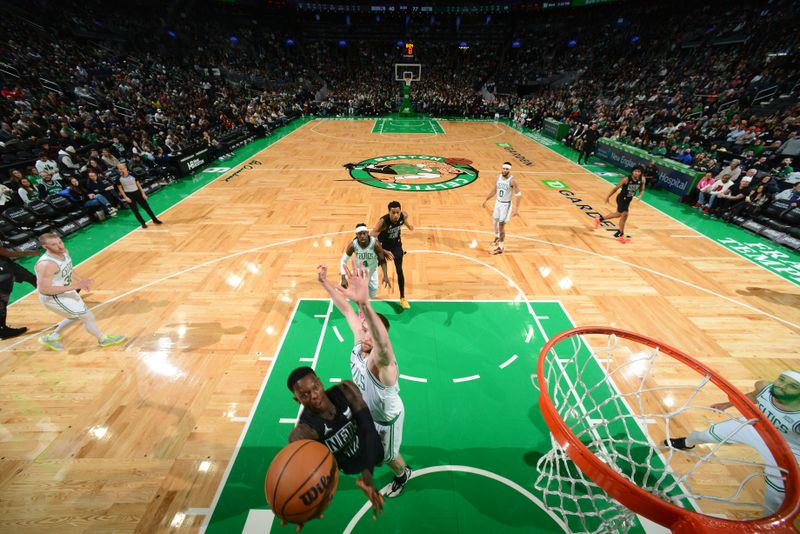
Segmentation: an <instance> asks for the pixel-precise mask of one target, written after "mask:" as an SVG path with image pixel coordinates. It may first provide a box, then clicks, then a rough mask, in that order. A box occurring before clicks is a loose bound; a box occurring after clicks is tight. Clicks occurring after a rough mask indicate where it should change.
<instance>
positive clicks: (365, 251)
mask: <svg viewBox="0 0 800 534" xmlns="http://www.w3.org/2000/svg"><path fill="white" fill-rule="evenodd" d="M353 254H355V255H356V264H357V265H358V266H359V267H363V268H365V269H367V270H368V271H369V275H370V276H369V297H370V298H375V295H377V294H378V265H380V266H381V270H382V271H383V285H384V286H385V287H388V288H389V289H391V288H392V282H391V281H390V280H389V275H388V272H387V270H386V254H385V253H384V251H383V247H381V244H380V243H379V242H378V239H377V238H375V237H370V235H369V228H367V225H366V224H364V223H358V224H357V225H356V238H355V239H353V240H352V241H351V242H350V244H349V245H347V248H346V249H345V251H344V254H342V260H341V264H340V266H339V272H340V273H341V275H342V287H344V288H346V287H347V276H345V275H346V271H347V262H348V261H350V258H351V257H352V256H353Z"/></svg>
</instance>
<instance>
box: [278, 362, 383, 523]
mask: <svg viewBox="0 0 800 534" xmlns="http://www.w3.org/2000/svg"><path fill="white" fill-rule="evenodd" d="M286 385H287V386H289V391H291V392H292V396H293V397H294V400H296V401H297V402H298V404H302V405H303V411H302V413H301V414H300V419H299V420H298V422H297V426H295V427H294V429H292V432H291V433H290V434H289V443H291V442H293V441H297V440H300V439H312V440H314V441H319V442H320V443H323V444H324V445H325V446H326V447H328V450H330V451H331V453H333V456H334V458H336V463H337V464H338V465H339V469H341V470H342V471H343V472H344V473H345V474H348V475H358V474H360V475H361V476H360V477H358V478H357V479H356V485H357V486H358V487H359V488H360V489H361V491H363V492H364V494H365V495H366V496H367V499H369V501H370V502H371V503H372V518H373V519H376V518H377V514H378V512H382V511H383V496H382V495H381V494H380V492H379V491H378V490H377V489H376V488H375V483H374V482H373V480H372V471H373V469H375V467H376V466H379V465H380V464H381V456H383V450H382V449H381V443H380V439H379V438H378V433H377V432H376V431H375V425H374V423H373V422H372V416H371V415H370V414H369V410H368V409H367V405H366V404H365V403H364V399H363V398H362V397H361V393H359V392H358V388H357V387H356V386H355V384H353V382H351V381H350V380H345V381H344V382H342V383H341V384H339V385H337V386H333V387H332V388H330V389H328V390H327V391H326V390H325V388H324V386H323V385H322V382H321V381H320V379H319V377H317V375H316V373H314V370H313V369H312V368H311V367H298V368H297V369H295V370H294V371H292V372H291V374H289V378H288V380H287V381H286ZM281 524H283V525H285V524H286V522H285V521H282V522H281ZM302 528H303V525H302V524H300V525H297V532H300V530H301V529H302Z"/></svg>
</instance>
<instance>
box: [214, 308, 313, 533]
mask: <svg viewBox="0 0 800 534" xmlns="http://www.w3.org/2000/svg"><path fill="white" fill-rule="evenodd" d="M299 307H300V300H299V299H298V300H297V302H295V304H294V308H293V309H292V313H291V315H289V320H288V321H286V326H285V327H284V329H283V334H282V335H281V339H280V341H279V342H278V348H277V349H276V350H275V360H276V362H277V359H278V355H279V354H280V352H281V349H282V348H283V343H284V342H285V341H286V336H287V334H288V333H289V328H290V327H291V326H292V320H293V319H294V316H295V314H296V313H297V309H298V308H299ZM273 369H275V363H273V364H272V365H270V366H269V369H267V375H266V376H265V377H264V380H263V381H262V382H261V388H260V389H259V390H258V395H256V400H255V401H253V406H252V407H251V408H250V414H249V415H248V416H247V423H245V425H244V428H243V429H242V431H241V432H240V433H239V440H238V441H237V442H236V447H234V449H233V454H231V457H230V459H229V460H228V465H227V467H225V472H224V473H223V474H222V478H221V479H220V481H219V485H218V486H217V491H216V493H214V498H213V499H212V500H211V505H210V506H209V507H208V509H209V514H208V515H206V517H205V519H203V524H202V525H200V532H205V531H206V529H207V528H208V523H209V521H211V516H212V515H213V511H214V510H215V509H216V507H217V503H218V502H219V498H220V496H221V495H222V489H223V488H224V487H225V482H227V480H228V476H230V474H231V469H233V464H234V463H235V462H236V457H237V456H238V455H239V450H240V449H241V448H242V443H244V437H245V436H246V435H247V431H248V430H249V429H250V423H252V422H253V415H254V414H255V413H256V409H257V408H258V403H259V402H261V396H262V395H263V394H264V390H266V388H267V382H269V377H270V375H272V370H273ZM281 422H283V421H281Z"/></svg>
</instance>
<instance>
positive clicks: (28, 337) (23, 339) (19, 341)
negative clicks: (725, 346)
mask: <svg viewBox="0 0 800 534" xmlns="http://www.w3.org/2000/svg"><path fill="white" fill-rule="evenodd" d="M417 229H419V230H433V231H441V232H462V233H463V232H468V233H476V234H485V235H494V233H493V232H489V231H486V230H474V229H473V230H470V229H464V228H446V227H429V226H418V227H417ZM351 233H352V231H351V230H342V231H340V232H329V233H325V234H317V235H311V236H303V237H296V238H292V239H287V240H284V241H276V242H274V243H269V244H267V245H261V246H258V247H254V248H251V249H246V250H242V251H239V252H234V253H231V254H228V255H227V256H222V257H220V258H214V259H212V260H208V261H205V262H203V263H199V264H197V265H193V266H192V267H188V268H186V269H183V270H181V271H177V272H175V273H172V274H168V275H166V276H162V277H161V278H158V279H156V280H153V281H152V282H148V283H146V284H144V285H141V286H139V287H135V288H133V289H130V290H128V291H126V292H124V293H121V294H119V295H117V296H115V297H112V298H110V299H108V300H105V301H103V302H100V303H99V304H96V305H94V306H92V308H91V309H92V310H95V309H98V308H101V307H103V306H105V305H107V304H111V303H113V302H116V301H117V300H120V299H122V298H124V297H127V296H128V295H131V294H133V293H136V292H138V291H141V290H142V289H146V288H148V287H150V286H154V285H157V284H160V283H161V282H163V281H165V280H169V279H170V278H174V277H177V276H180V275H182V274H185V273H188V272H192V271H195V270H197V269H201V268H203V267H207V266H209V265H213V264H215V263H219V262H222V261H226V260H229V259H231V258H235V257H238V256H242V255H245V254H250V253H252V252H258V251H262V250H267V249H270V248H274V247H278V246H282V245H287V244H290V243H296V242H298V241H305V240H309V239H319V238H321V237H330V236H335V235H342V234H351ZM508 236H509V237H510V238H514V239H521V240H523V241H532V242H534V243H540V244H544V245H550V246H554V247H559V248H564V249H568V250H572V251H575V252H579V253H582V254H588V255H590V256H595V257H598V258H602V259H605V260H610V261H613V262H615V263H620V264H623V265H627V266H629V267H631V268H633V269H640V270H642V271H646V272H649V273H651V274H655V275H657V276H661V277H663V278H666V279H668V280H672V281H673V282H677V283H680V284H683V285H685V286H687V287H691V288H693V289H696V290H698V291H702V292H704V293H707V294H709V295H713V296H716V297H719V298H720V299H722V300H725V301H727V302H729V303H732V304H735V305H737V306H741V307H743V308H746V309H748V310H750V311H751V312H754V313H756V314H759V315H763V316H765V317H769V318H770V319H774V320H776V321H778V322H781V323H783V324H785V325H788V326H790V327H792V328H795V329H797V330H800V324H796V323H793V322H791V321H789V320H786V319H783V318H781V317H778V316H777V315H773V314H771V313H768V312H765V311H763V310H760V309H758V308H756V307H755V306H751V305H750V304H747V303H745V302H741V301H738V300H736V299H734V298H731V297H727V296H725V295H722V294H720V293H717V292H715V291H713V290H711V289H706V288H704V287H702V286H698V285H697V284H694V283H692V282H687V281H685V280H681V279H680V278H676V277H674V276H672V275H669V274H666V273H662V272H660V271H656V270H655V269H650V268H649V267H644V266H641V265H637V264H635V263H631V262H629V261H626V260H623V259H620V258H617V257H614V256H608V255H605V254H600V253H598V252H594V251H591V250H587V249H582V248H578V247H575V246H572V245H565V244H563V243H556V242H553V241H545V240H542V239H537V238H534V237H529V236H525V235H515V234H508ZM416 252H417V253H440V254H448V255H451V256H458V257H461V258H469V259H471V260H473V261H475V262H477V263H480V264H481V265H485V266H486V267H489V268H490V269H491V270H493V271H495V272H497V273H500V274H502V273H501V271H499V270H498V269H497V268H495V267H492V266H491V265H489V264H487V263H485V262H483V261H481V260H478V259H477V258H472V257H470V256H465V255H463V254H458V253H454V252H447V251H436V250H417V251H416ZM502 276H503V277H504V278H506V280H508V281H509V282H510V283H511V285H512V286H513V287H516V289H517V291H518V293H519V294H521V295H523V296H525V294H524V293H523V292H522V290H521V289H520V288H519V286H517V285H516V284H515V283H513V281H511V279H510V278H508V277H507V276H506V275H505V274H502ZM790 285H792V286H794V285H793V284H791V283H790ZM390 300H394V299H390ZM412 302H413V300H412ZM441 302H457V301H456V300H453V301H448V300H445V299H443V300H441ZM474 302H480V301H474ZM488 302H496V301H488ZM541 302H546V301H541ZM553 302H558V301H553ZM529 309H530V307H529ZM531 315H532V316H533V317H534V320H535V321H536V322H537V324H538V326H539V328H540V329H541V324H540V323H539V319H538V317H536V316H535V315H534V314H533V313H531ZM54 327H55V323H54V324H52V325H50V326H48V327H46V328H43V329H41V330H39V331H38V332H32V333H30V334H28V335H26V336H23V337H21V338H17V341H15V342H14V343H11V344H10V345H7V346H6V347H3V348H0V352H6V351H9V350H11V349H13V348H14V347H17V346H19V345H20V344H22V343H25V342H26V341H29V340H31V339H33V338H34V337H36V336H37V335H39V334H41V333H42V332H45V331H47V330H49V329H51V328H54Z"/></svg>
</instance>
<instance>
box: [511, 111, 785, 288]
mask: <svg viewBox="0 0 800 534" xmlns="http://www.w3.org/2000/svg"><path fill="white" fill-rule="evenodd" d="M503 126H505V127H506V128H507V129H509V130H511V131H512V132H516V133H518V134H519V135H521V136H522V137H524V138H525V139H528V140H530V141H531V142H533V143H536V144H537V145H539V146H542V147H544V148H546V149H547V150H550V151H551V152H553V153H554V154H556V155H557V156H559V157H561V158H563V159H565V160H567V161H568V162H570V163H571V164H572V165H575V166H576V167H579V168H580V169H582V170H583V171H584V173H586V174H589V175H591V176H593V177H594V178H596V179H598V180H601V181H602V182H603V183H605V184H608V182H607V181H606V180H604V179H603V178H601V177H600V176H597V175H596V174H595V173H593V172H592V171H590V170H588V169H586V168H584V167H581V166H580V165H578V164H577V163H575V162H574V161H572V160H571V159H569V158H568V157H566V156H564V155H563V154H559V153H558V152H557V151H556V150H555V149H553V148H550V147H549V146H547V145H545V144H543V143H540V142H539V141H537V140H535V139H533V138H531V137H528V136H527V135H525V134H524V133H522V132H520V131H518V130H515V129H514V128H512V127H510V126H508V125H507V124H503ZM557 142H558V141H557ZM595 157H597V156H595ZM614 166H615V167H616V165H614ZM553 174H559V173H553ZM580 174H583V173H580ZM642 203H643V204H646V205H647V206H649V207H650V208H651V209H653V210H655V211H657V212H658V213H660V214H662V215H664V216H666V217H669V218H670V219H672V220H673V221H675V222H677V223H679V224H680V225H682V226H684V227H685V228H687V229H689V230H691V231H692V232H696V233H697V234H699V235H698V237H704V238H706V239H708V240H709V241H711V242H712V243H714V244H715V245H717V246H718V247H720V248H723V249H725V250H727V251H728V252H732V253H733V254H735V255H736V256H739V257H740V258H743V259H745V260H747V262H748V263H751V264H753V265H755V266H756V267H759V268H760V269H763V270H765V271H767V272H769V273H770V274H772V275H774V276H776V277H778V278H780V279H781V280H783V281H784V282H788V283H789V284H791V285H793V286H795V287H797V284H795V283H793V282H791V281H789V280H787V279H786V278H784V277H782V276H780V275H779V274H777V273H775V272H773V271H771V270H769V269H767V268H766V267H764V266H763V265H759V264H758V263H756V262H754V261H753V260H751V259H750V258H748V257H747V256H744V255H743V254H739V253H738V252H736V251H735V250H733V249H731V248H728V247H726V246H725V245H723V244H722V243H719V242H717V241H715V240H714V239H711V238H710V237H708V236H707V235H705V234H704V233H703V232H700V231H698V230H696V229H694V228H692V227H691V226H689V225H688V224H686V223H685V222H683V221H681V220H680V219H676V218H675V217H673V216H672V215H670V214H669V213H667V212H665V211H662V210H660V209H658V208H657V207H655V206H653V205H652V204H650V203H649V202H644V201H642Z"/></svg>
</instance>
